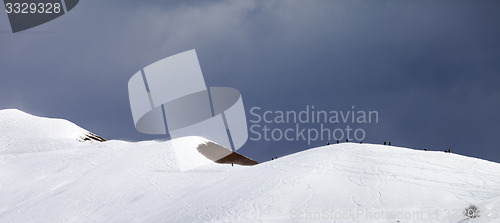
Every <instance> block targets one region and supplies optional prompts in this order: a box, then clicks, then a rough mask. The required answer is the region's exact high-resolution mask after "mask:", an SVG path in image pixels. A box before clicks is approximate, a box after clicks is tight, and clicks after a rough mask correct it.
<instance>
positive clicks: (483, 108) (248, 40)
mask: <svg viewBox="0 0 500 223" xmlns="http://www.w3.org/2000/svg"><path fill="white" fill-rule="evenodd" d="M167 2H168V3H164V1H140V2H138V1H126V2H125V3H123V2H122V1H106V2H97V1H81V2H80V3H79V4H78V6H77V7H75V9H73V10H72V11H71V12H70V13H68V14H66V15H64V16H62V17H60V18H58V19H56V20H54V21H52V22H49V23H47V24H45V25H42V26H40V27H37V28H35V29H32V30H28V31H25V32H21V33H16V34H12V33H9V31H10V27H9V26H8V23H7V21H6V20H7V16H6V15H5V14H0V40H1V42H0V48H1V53H0V68H1V82H0V107H1V108H10V107H14V108H19V109H21V110H25V111H27V112H29V113H34V114H37V115H42V116H49V117H61V118H65V119H69V120H71V121H73V122H75V123H77V124H79V125H80V126H82V127H84V128H86V129H89V130H91V131H94V132H96V133H98V134H100V135H102V136H103V137H105V138H113V139H126V140H142V139H150V138H154V136H146V135H142V134H139V133H137V132H136V131H135V129H134V127H133V123H132V117H131V114H130V108H129V104H128V94H127V82H128V79H129V78H130V77H131V76H132V74H134V73H135V72H136V71H138V70H139V69H140V68H142V67H144V66H146V65H148V64H151V63H152V62H154V61H156V60H159V59H162V58H164V57H166V56H170V55H173V54H175V53H178V52H182V51H185V50H189V49H193V48H195V49H196V50H197V53H198V56H199V59H200V63H201V66H202V69H203V72H204V76H205V80H206V82H207V85H209V86H231V87H234V88H237V89H239V90H240V91H241V93H242V95H243V100H244V103H245V106H246V107H247V108H248V109H249V108H250V107H252V106H259V107H262V108H263V109H269V110H294V109H296V110H299V109H304V108H305V106H306V105H315V106H317V107H318V108H321V109H325V110H346V109H347V110H348V109H350V108H351V106H352V105H354V106H356V108H358V109H362V110H377V111H378V112H379V114H380V120H379V123H378V124H371V125H365V126H362V127H363V128H365V129H366V133H367V138H366V139H365V141H366V142H375V143H381V142H383V141H389V140H392V141H393V142H394V144H396V145H400V146H407V147H417V148H425V147H428V148H431V149H444V148H447V147H452V150H453V151H456V152H458V153H462V154H466V155H469V156H475V157H481V158H486V159H489V160H495V161H497V162H500V148H499V146H498V145H499V143H500V140H499V137H498V136H499V130H498V126H500V120H499V116H498V114H499V112H500V111H499V110H500V104H499V102H500V89H499V88H498V87H497V86H499V84H500V74H499V72H500V63H498V59H499V58H500V44H499V43H498V39H500V27H499V26H498V25H497V23H498V21H500V18H499V17H500V13H499V12H500V8H499V7H500V6H499V3H497V2H495V1H453V2H451V1H449V2H444V1H439V2H437V1H418V2H417V1H348V2H347V1H178V2H174V1H167ZM247 115H248V114H247ZM341 127H343V126H341ZM324 143H326V142H324V141H321V142H319V141H318V142H316V144H315V145H311V146H318V145H323V144H324ZM307 147H308V146H307V144H306V143H304V142H286V141H281V142H265V141H260V142H252V141H249V142H248V143H247V144H246V145H245V147H243V149H242V150H241V151H242V152H243V153H244V154H246V155H248V156H250V157H254V158H256V159H257V160H259V161H263V160H266V159H268V158H270V157H274V156H282V155H286V154H289V153H292V152H295V151H299V150H301V149H304V148H307Z"/></svg>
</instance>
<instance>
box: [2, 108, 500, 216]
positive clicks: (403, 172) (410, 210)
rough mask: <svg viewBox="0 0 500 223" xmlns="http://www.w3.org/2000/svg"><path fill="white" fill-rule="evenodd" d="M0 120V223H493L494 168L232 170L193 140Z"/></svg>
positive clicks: (453, 161)
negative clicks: (107, 136)
mask: <svg viewBox="0 0 500 223" xmlns="http://www.w3.org/2000/svg"><path fill="white" fill-rule="evenodd" d="M8 113H9V114H5V113H3V111H0V118H1V119H0V123H1V125H0V132H1V133H7V134H6V135H3V136H1V137H2V138H0V148H1V149H0V150H1V151H3V152H1V153H0V222H134V221H135V222H214V221H216V222H334V221H335V222H398V221H399V222H461V221H463V222H500V214H499V211H500V164H498V163H493V162H488V161H484V160H479V159H475V158H469V157H464V156H461V155H457V154H448V153H443V152H431V151H421V150H413V149H407V148H398V147H392V146H381V145H372V144H353V143H343V144H337V145H329V146H324V147H319V148H314V149H310V150H307V151H304V152H300V153H296V154H292V155H289V156H286V157H282V158H279V159H277V160H273V161H270V162H266V163H262V164H259V165H256V166H238V165H235V166H234V167H232V166H231V165H228V164H216V163H214V162H212V161H210V160H208V159H207V158H205V157H204V156H202V155H201V154H199V153H198V151H197V149H196V147H197V146H198V145H199V144H201V143H206V142H207V140H205V139H203V138H199V137H186V138H180V139H176V140H172V141H168V142H157V141H145V142H136V143H131V142H124V141H115V140H110V141H105V142H82V141H78V140H76V139H77V138H78V137H79V136H80V134H81V133H86V132H87V131H86V130H82V131H80V128H76V129H79V130H78V131H75V130H76V129H75V128H73V127H75V125H73V124H71V123H69V122H66V121H60V120H53V119H32V117H30V116H26V115H25V114H22V115H21V114H17V113H20V112H19V111H15V110H9V111H8ZM23 115H24V116H23ZM18 116H23V117H24V118H27V119H29V121H26V122H24V121H23V119H24V118H23V117H18ZM12 120H14V121H12ZM5 123H7V124H5ZM9 123H18V124H15V125H13V124H9ZM19 123H24V124H19ZM61 123H62V124H61ZM68 123H69V124H68ZM59 124H61V125H59ZM13 126H14V127H13ZM48 126H50V128H52V129H48ZM61 126H62V127H61ZM68 126H72V127H68ZM9 128H15V131H12V133H9V132H10V129H9ZM24 128H25V129H24ZM57 128H68V131H69V132H67V131H66V130H63V129H57ZM71 131H74V132H71ZM47 132H50V134H53V135H52V136H51V137H48V136H47ZM42 136H45V137H42ZM62 136H64V137H62ZM75 136H76V138H75ZM46 147H48V148H46ZM33 148H36V149H33ZM5 151H8V152H5ZM37 151H39V152H37ZM469 204H475V205H477V206H478V207H479V210H480V211H481V212H480V213H479V215H480V217H479V218H476V219H474V220H464V219H465V216H464V215H463V213H462V211H463V210H464V208H466V207H467V206H468V205H469Z"/></svg>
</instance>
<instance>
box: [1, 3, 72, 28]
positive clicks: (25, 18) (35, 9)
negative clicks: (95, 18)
mask: <svg viewBox="0 0 500 223" xmlns="http://www.w3.org/2000/svg"><path fill="white" fill-rule="evenodd" d="M78 2H79V0H4V6H5V12H6V13H7V16H8V18H9V22H10V26H11V28H12V32H13V33H16V32H20V31H23V30H27V29H30V28H33V27H35V26H39V25H42V24H44V23H46V22H49V21H51V20H53V19H55V18H57V17H60V16H62V15H64V13H66V12H69V11H70V10H71V9H73V8H74V7H75V6H76V5H77V4H78Z"/></svg>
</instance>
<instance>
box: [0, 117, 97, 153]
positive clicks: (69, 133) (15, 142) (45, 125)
mask: <svg viewBox="0 0 500 223" xmlns="http://www.w3.org/2000/svg"><path fill="white" fill-rule="evenodd" d="M89 136H90V137H94V136H96V135H95V134H93V133H91V132H89V131H87V130H85V129H83V128H81V127H79V126H77V125H75V124H73V123H71V122H69V121H67V120H63V119H52V118H43V117H37V116H33V115H30V114H27V113H25V112H22V111H20V110H17V109H6V110H0V154H7V153H27V152H43V151H50V150H56V149H63V148H67V147H72V146H74V144H73V143H74V142H75V141H76V140H79V141H83V140H85V139H90V138H89ZM96 137H98V136H96ZM90 141H92V140H90Z"/></svg>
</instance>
